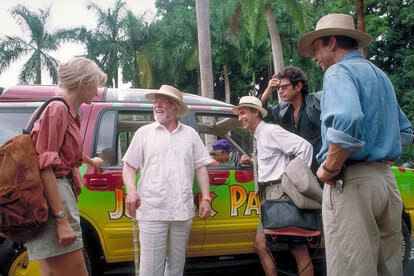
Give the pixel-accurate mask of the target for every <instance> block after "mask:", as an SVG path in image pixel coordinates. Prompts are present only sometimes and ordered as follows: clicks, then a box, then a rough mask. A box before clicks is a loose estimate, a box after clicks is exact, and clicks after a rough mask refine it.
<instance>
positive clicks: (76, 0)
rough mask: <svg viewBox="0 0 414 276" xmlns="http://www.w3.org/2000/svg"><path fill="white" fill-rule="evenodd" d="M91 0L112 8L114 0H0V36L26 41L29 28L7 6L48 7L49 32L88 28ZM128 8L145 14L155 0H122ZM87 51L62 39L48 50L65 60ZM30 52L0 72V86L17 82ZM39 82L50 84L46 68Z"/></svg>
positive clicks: (92, 25)
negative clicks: (55, 48) (88, 7)
mask: <svg viewBox="0 0 414 276" xmlns="http://www.w3.org/2000/svg"><path fill="white" fill-rule="evenodd" d="M89 2H93V3H95V4H97V5H98V6H99V7H101V8H103V9H107V8H111V9H112V8H113V7H114V6H115V2H116V0H1V2H0V7H1V8H0V18H1V19H2V20H1V24H0V39H1V40H3V39H5V37H6V36H18V37H21V38H23V39H25V40H26V41H29V38H30V34H29V31H28V30H25V29H22V27H21V26H19V25H18V24H17V20H16V19H15V18H13V17H12V15H11V13H10V10H11V9H12V8H13V7H15V6H17V5H18V4H21V5H23V6H25V7H26V8H27V9H28V10H30V11H32V12H36V13H38V11H39V9H47V8H49V7H51V9H50V14H49V17H48V20H47V23H46V30H47V31H49V32H53V31H56V30H58V29H62V28H74V27H80V26H84V27H86V28H87V29H88V30H89V29H93V28H95V27H96V23H97V16H96V14H95V12H93V11H89V10H88V9H87V7H86V6H87V3H89ZM123 2H125V3H126V7H127V9H128V10H131V11H132V12H133V13H134V14H135V15H142V14H144V12H145V13H146V14H147V16H148V18H152V17H153V16H154V15H155V5H154V3H155V0H123ZM85 53H86V51H85V49H84V47H83V46H82V45H81V44H76V43H65V44H62V47H61V49H59V50H58V51H55V52H49V54H50V55H51V56H53V57H54V58H56V59H57V60H58V62H65V61H67V60H69V59H70V58H71V57H73V56H77V55H83V54H85ZM28 58H29V56H22V57H21V58H20V59H19V60H17V61H15V62H14V63H13V64H11V65H10V66H9V67H8V69H6V70H5V71H4V72H2V73H1V74H0V87H4V88H7V87H9V86H11V85H15V84H18V75H19V72H20V71H21V69H22V66H23V64H24V63H25V62H26V61H27V60H28ZM42 84H52V81H51V79H50V78H49V76H48V72H46V71H45V72H43V73H42ZM119 86H120V87H122V86H124V87H129V84H120V85H119Z"/></svg>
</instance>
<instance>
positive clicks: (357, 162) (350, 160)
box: [344, 159, 388, 167]
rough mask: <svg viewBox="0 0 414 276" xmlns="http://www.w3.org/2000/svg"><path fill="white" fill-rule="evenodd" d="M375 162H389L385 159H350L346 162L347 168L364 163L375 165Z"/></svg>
mask: <svg viewBox="0 0 414 276" xmlns="http://www.w3.org/2000/svg"><path fill="white" fill-rule="evenodd" d="M375 162H380V163H388V160H385V159H380V160H375V161H366V160H355V159H349V160H346V161H345V164H344V165H345V167H349V166H353V165H360V164H363V163H375Z"/></svg>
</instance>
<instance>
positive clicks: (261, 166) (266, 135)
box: [254, 121, 313, 182]
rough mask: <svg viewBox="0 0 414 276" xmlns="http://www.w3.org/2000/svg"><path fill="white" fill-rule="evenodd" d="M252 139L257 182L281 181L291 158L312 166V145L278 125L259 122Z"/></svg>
mask: <svg viewBox="0 0 414 276" xmlns="http://www.w3.org/2000/svg"><path fill="white" fill-rule="evenodd" d="M254 137H255V138H256V141H257V142H256V143H257V162H258V178H259V179H258V181H259V182H268V181H275V180H279V179H281V178H282V174H283V172H284V171H285V168H286V166H287V165H288V163H289V162H290V160H291V159H292V157H296V156H297V157H300V158H302V159H303V160H304V161H305V162H306V164H308V166H309V167H310V165H311V164H312V153H313V148H312V145H311V144H310V143H309V142H308V141H306V140H305V139H303V138H302V137H300V136H298V135H296V134H294V133H292V132H289V131H287V130H285V129H284V128H282V127H281V126H279V125H276V124H268V123H265V122H263V121H260V123H259V124H258V125H257V127H256V129H255V132H254Z"/></svg>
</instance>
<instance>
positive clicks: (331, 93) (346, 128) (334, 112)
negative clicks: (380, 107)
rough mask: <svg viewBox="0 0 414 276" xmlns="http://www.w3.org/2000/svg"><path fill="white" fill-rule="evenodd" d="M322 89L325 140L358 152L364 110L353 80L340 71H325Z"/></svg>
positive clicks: (360, 146) (361, 138) (360, 144)
mask: <svg viewBox="0 0 414 276" xmlns="http://www.w3.org/2000/svg"><path fill="white" fill-rule="evenodd" d="M338 84H340V85H338ZM324 91H326V93H325V96H324V97H323V103H322V105H323V107H324V113H323V115H322V123H323V125H324V127H325V129H326V130H327V133H326V140H327V141H328V142H329V143H334V144H336V145H338V146H340V147H342V148H345V149H348V150H350V151H352V152H362V151H363V150H364V147H365V142H364V141H363V137H364V135H365V127H364V122H363V120H364V113H363V111H362V109H361V104H360V102H359V95H358V91H357V88H356V87H355V86H354V82H353V80H352V79H351V77H350V76H349V75H347V74H346V73H344V72H342V73H341V74H338V73H337V72H336V71H334V72H329V73H327V74H326V76H325V79H324ZM350 110H352V112H350Z"/></svg>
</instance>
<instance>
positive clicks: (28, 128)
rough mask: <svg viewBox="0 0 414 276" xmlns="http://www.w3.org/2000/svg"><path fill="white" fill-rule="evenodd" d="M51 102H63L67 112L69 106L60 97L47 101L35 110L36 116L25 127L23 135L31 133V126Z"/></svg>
mask: <svg viewBox="0 0 414 276" xmlns="http://www.w3.org/2000/svg"><path fill="white" fill-rule="evenodd" d="M53 101H61V102H63V103H64V104H65V105H66V107H67V109H68V112H69V105H68V103H67V102H66V101H65V100H64V99H63V98H61V97H53V98H50V99H49V100H47V101H46V102H44V103H43V104H42V105H41V106H40V107H39V109H38V110H37V112H36V114H35V115H34V116H33V118H32V121H31V122H30V124H29V125H28V127H27V128H25V129H23V134H27V135H30V132H31V131H32V128H33V125H34V123H35V122H36V120H37V119H38V118H39V116H40V114H42V112H43V110H44V109H45V108H46V106H47V105H48V104H49V103H51V102H53Z"/></svg>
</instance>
